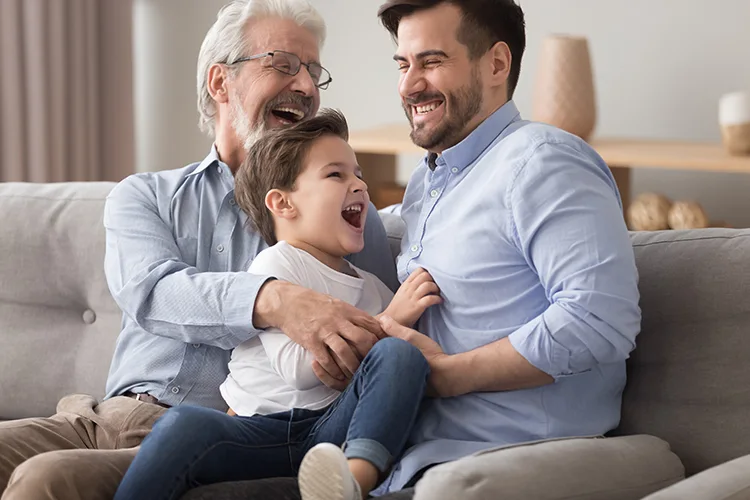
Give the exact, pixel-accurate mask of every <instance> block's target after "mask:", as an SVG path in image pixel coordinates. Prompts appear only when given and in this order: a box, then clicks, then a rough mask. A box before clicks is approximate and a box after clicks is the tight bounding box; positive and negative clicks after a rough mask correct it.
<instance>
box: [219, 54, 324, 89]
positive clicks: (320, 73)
mask: <svg viewBox="0 0 750 500" xmlns="http://www.w3.org/2000/svg"><path fill="white" fill-rule="evenodd" d="M264 57H270V58H271V67H272V68H273V69H275V70H276V71H279V72H281V73H284V74H285V75H290V76H294V75H296V74H297V73H299V70H300V68H302V66H304V67H306V68H307V72H308V73H309V74H310V78H312V81H313V83H314V84H315V86H316V87H318V88H319V89H321V90H325V89H327V88H328V85H329V84H330V83H331V81H332V80H333V78H331V74H330V73H329V72H328V70H327V69H325V68H324V67H323V66H321V65H320V64H318V63H316V62H311V63H303V62H302V61H300V59H299V56H297V54H292V53H290V52H284V51H283V50H274V51H273V52H264V53H262V54H256V55H254V56H247V57H240V58H239V59H237V60H236V61H234V62H231V63H230V62H228V63H226V64H230V65H231V64H238V63H241V62H246V61H253V60H255V59H262V58H264Z"/></svg>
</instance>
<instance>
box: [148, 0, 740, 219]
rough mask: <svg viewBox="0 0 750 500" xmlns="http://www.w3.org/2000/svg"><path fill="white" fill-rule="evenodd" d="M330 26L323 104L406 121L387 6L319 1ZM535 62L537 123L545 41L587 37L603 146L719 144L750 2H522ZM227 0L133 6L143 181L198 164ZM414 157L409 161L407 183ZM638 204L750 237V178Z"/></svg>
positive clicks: (531, 67)
mask: <svg viewBox="0 0 750 500" xmlns="http://www.w3.org/2000/svg"><path fill="white" fill-rule="evenodd" d="M312 1H313V3H314V4H315V5H316V6H317V7H318V8H319V9H320V11H321V12H322V13H323V15H324V16H325V18H326V20H327V21H328V23H329V38H328V43H327V44H326V47H325V48H324V51H323V62H324V65H325V66H326V67H328V68H329V69H330V70H331V73H332V74H333V77H334V83H333V84H332V85H331V87H330V89H329V90H327V91H326V92H325V93H324V97H323V104H324V105H326V106H334V107H338V108H340V109H342V110H343V111H344V112H345V113H346V115H347V117H348V118H349V121H350V124H351V126H352V128H360V127H367V126H372V125H377V124H383V123H389V122H393V121H401V120H404V117H403V113H402V111H401V108H400V107H399V104H398V100H397V96H396V81H397V72H396V69H395V63H394V62H393V61H392V60H391V56H392V54H393V45H392V44H391V42H390V40H389V38H388V36H387V34H386V33H385V31H384V30H383V29H382V28H381V27H380V26H379V25H378V22H377V19H376V18H375V12H376V10H377V7H378V5H379V4H380V3H381V0H312ZM521 3H522V6H523V7H524V10H525V11H526V16H527V36H528V51H527V54H526V56H525V58H524V68H523V71H522V75H521V81H520V84H519V88H518V91H517V94H516V102H517V104H518V105H519V108H520V109H521V111H522V113H524V114H525V115H527V116H528V115H529V113H530V111H531V89H532V87H533V81H534V75H535V73H536V61H537V56H538V49H539V46H540V41H541V39H542V38H543V37H544V36H545V35H547V34H551V33H574V34H582V35H585V36H587V37H589V40H590V43H591V49H592V57H593V61H594V70H595V75H596V84H597V92H598V95H597V100H598V104H599V117H600V119H599V124H598V127H597V134H599V135H601V136H627V137H652V138H665V139H685V140H718V139H719V132H718V129H717V125H716V120H717V101H718V98H719V96H720V95H721V94H722V93H724V92H728V91H732V90H736V89H750V50H748V49H747V47H750V0H720V1H716V2H706V1H705V0H565V1H562V0H523V1H522V2H521ZM222 4H223V2H222V1H220V0H210V1H209V0H136V26H135V34H136V40H137V42H136V60H137V61H138V64H137V67H136V98H137V102H138V113H137V115H136V120H137V127H138V128H137V139H138V159H139V168H140V169H141V170H151V169H159V168H173V167H177V166H180V165H183V164H185V163H187V162H189V161H197V160H200V159H202V158H203V156H204V155H205V150H206V147H207V145H208V144H209V142H208V140H207V139H205V138H203V137H202V136H200V134H199V133H198V132H197V128H196V125H195V123H196V112H195V104H194V101H195V98H194V95H195V89H194V81H195V74H194V73H195V58H196V55H197V51H198V47H199V46H200V42H201V39H202V37H203V35H204V34H205V31H206V29H207V28H208V26H209V25H210V24H211V22H212V21H213V16H214V14H215V12H216V11H217V10H218V8H219V7H220V6H221V5H222ZM414 162H415V159H414V158H413V157H409V158H403V159H402V161H401V165H400V166H401V169H400V170H401V171H400V176H401V178H402V179H407V178H408V173H409V170H410V167H411V166H412V165H413V164H414ZM634 182H635V186H634V189H635V192H636V193H638V192H642V191H644V190H659V191H662V192H664V193H666V194H667V195H669V196H672V197H675V198H691V199H697V200H698V201H700V202H701V203H703V204H704V205H705V207H706V208H707V210H708V211H709V214H710V215H711V216H712V218H715V219H724V220H728V221H729V222H731V223H733V224H735V225H742V226H750V174H748V175H746V176H745V175H742V174H723V175H708V174H694V173H691V174H687V173H675V172H663V171H657V170H639V171H638V173H637V174H636V176H635V181H634Z"/></svg>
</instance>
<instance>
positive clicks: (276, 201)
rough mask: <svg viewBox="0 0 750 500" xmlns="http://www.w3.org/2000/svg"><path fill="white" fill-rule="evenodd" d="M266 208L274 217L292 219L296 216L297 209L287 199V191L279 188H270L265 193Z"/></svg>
mask: <svg viewBox="0 0 750 500" xmlns="http://www.w3.org/2000/svg"><path fill="white" fill-rule="evenodd" d="M266 208H267V209H268V210H270V211H271V213H272V214H273V215H275V216H276V217H280V218H282V219H294V218H295V217H297V209H296V208H294V205H292V202H291V200H290V199H289V193H286V192H284V191H282V190H280V189H272V190H270V191H269V192H268V193H266Z"/></svg>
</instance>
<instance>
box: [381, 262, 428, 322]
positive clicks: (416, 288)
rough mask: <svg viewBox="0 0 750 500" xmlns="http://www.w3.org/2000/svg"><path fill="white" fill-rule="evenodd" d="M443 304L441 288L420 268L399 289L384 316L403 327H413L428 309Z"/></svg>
mask: <svg viewBox="0 0 750 500" xmlns="http://www.w3.org/2000/svg"><path fill="white" fill-rule="evenodd" d="M442 302H443V299H442V298H441V297H440V288H438V286H437V285H436V284H435V281H434V280H433V279H432V276H430V273H428V272H427V271H425V270H424V269H422V268H421V267H420V268H419V269H417V270H416V271H414V272H413V273H411V276H409V278H407V280H406V281H404V283H403V284H402V285H401V287H399V289H398V291H397V292H396V295H395V296H394V297H393V300H391V303H390V304H389V305H388V307H387V308H386V309H385V311H383V315H384V316H390V317H391V318H393V319H394V320H395V321H396V322H398V323H399V324H401V325H403V326H407V327H411V326H413V325H414V323H416V322H417V320H418V319H419V317H420V316H422V313H424V312H425V310H426V309H427V308H428V307H430V306H434V305H437V304H440V303H442Z"/></svg>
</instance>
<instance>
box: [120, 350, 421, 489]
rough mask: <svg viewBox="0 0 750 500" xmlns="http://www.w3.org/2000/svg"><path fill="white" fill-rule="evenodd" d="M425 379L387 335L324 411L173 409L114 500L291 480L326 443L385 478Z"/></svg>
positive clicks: (412, 354)
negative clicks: (314, 449) (245, 414)
mask: <svg viewBox="0 0 750 500" xmlns="http://www.w3.org/2000/svg"><path fill="white" fill-rule="evenodd" d="M428 374H429V366H428V364H427V361H426V360H425V359H424V356H422V353H421V352H419V350H418V349H416V348H415V347H413V346H411V345H410V344H408V343H407V342H405V341H403V340H400V339H396V338H386V339H383V340H381V341H379V342H378V343H376V344H375V346H374V347H373V348H372V350H371V351H370V352H369V354H368V355H367V356H366V357H365V359H364V360H363V361H362V364H361V365H360V367H359V370H357V373H356V374H355V375H354V378H353V379H352V382H351V383H350V384H349V387H348V388H347V389H346V390H345V391H344V392H343V393H342V394H341V396H339V397H338V399H337V400H336V401H334V403H333V404H331V405H330V406H329V407H328V408H326V409H322V410H315V411H313V410H304V409H293V410H290V411H286V412H281V413H275V414H272V415H253V416H252V417H237V416H230V415H227V414H226V413H222V412H220V411H217V410H212V409H208V408H200V407H194V406H182V407H175V408H172V409H170V410H168V411H167V412H166V413H165V414H164V416H162V417H161V419H159V420H158V421H157V422H156V424H155V425H154V428H153V430H152V431H151V434H149V435H148V436H147V437H146V439H145V440H144V441H143V444H142V445H141V449H140V451H139V452H138V454H137V455H136V458H135V460H134V461H133V463H132V465H131V466H130V468H129V469H128V471H127V473H126V474H125V477H124V478H123V480H122V483H121V484H120V487H119V488H118V490H117V494H116V495H115V500H135V499H137V500H147V499H159V500H166V499H170V500H171V499H175V500H176V499H179V498H180V497H181V496H182V495H183V494H184V493H185V492H186V491H188V490H189V489H191V488H194V487H197V486H201V485H207V484H213V483H218V482H223V481H243V480H251V479H262V478H269V477H293V476H296V475H297V470H298V468H299V465H300V462H301V461H302V457H304V455H305V453H307V451H308V450H309V449H310V448H312V447H313V446H315V445H316V444H319V443H324V442H326V443H334V444H336V445H344V454H345V455H346V456H347V458H361V459H364V460H367V461H369V462H371V463H372V464H373V465H375V467H377V468H378V469H379V470H380V471H381V472H383V473H385V472H386V471H387V470H388V469H389V468H390V465H391V463H392V461H393V460H394V459H395V458H397V457H398V456H399V455H401V453H402V452H403V450H404V447H405V446H406V441H407V438H408V437H409V433H410V431H411V428H412V426H413V425H414V421H415V419H416V416H417V411H418V410H419V406H420V404H421V401H422V397H423V395H424V391H425V387H426V384H427V376H428Z"/></svg>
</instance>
